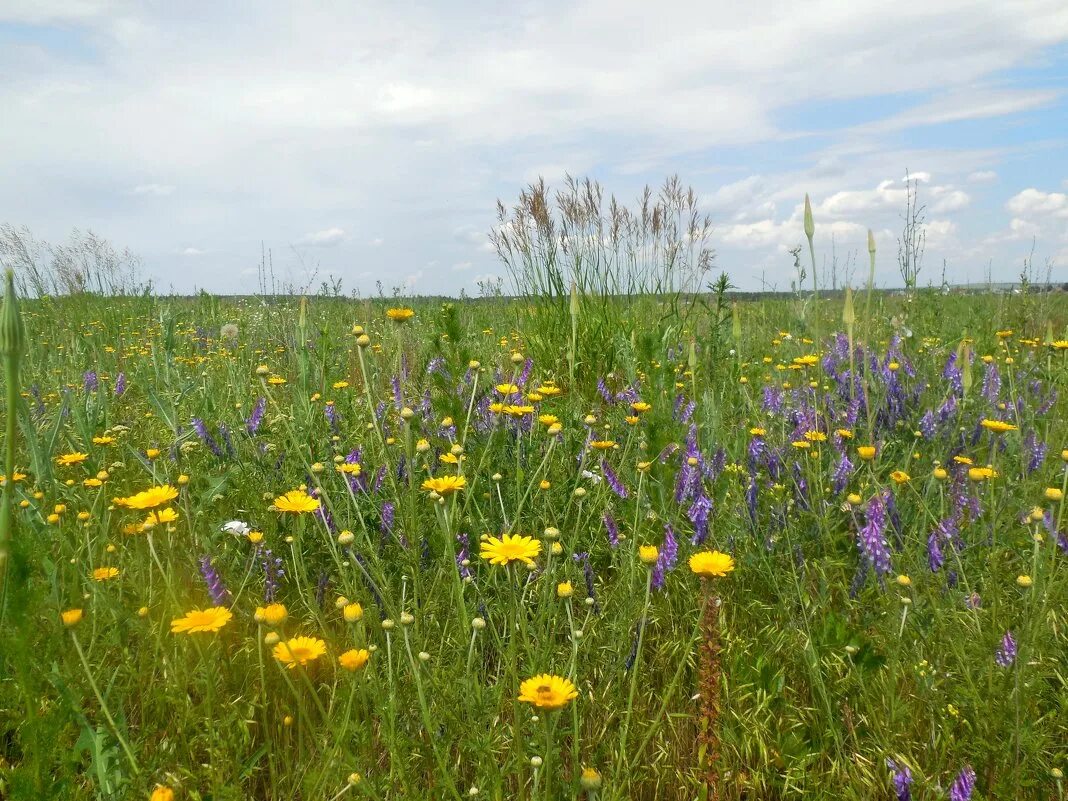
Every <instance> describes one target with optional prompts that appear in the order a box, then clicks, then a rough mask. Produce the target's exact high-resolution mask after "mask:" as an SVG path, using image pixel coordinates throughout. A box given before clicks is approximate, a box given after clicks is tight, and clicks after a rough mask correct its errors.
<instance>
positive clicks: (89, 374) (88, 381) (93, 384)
mask: <svg viewBox="0 0 1068 801" xmlns="http://www.w3.org/2000/svg"><path fill="white" fill-rule="evenodd" d="M83 382H84V384H85V391H86V392H96V391H97V389H99V388H100V380H99V379H98V378H97V377H96V370H86V371H85V375H84V376H83Z"/></svg>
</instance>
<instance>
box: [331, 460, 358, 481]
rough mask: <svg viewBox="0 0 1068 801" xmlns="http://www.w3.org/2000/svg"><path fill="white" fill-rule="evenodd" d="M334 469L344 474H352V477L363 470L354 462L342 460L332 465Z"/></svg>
mask: <svg viewBox="0 0 1068 801" xmlns="http://www.w3.org/2000/svg"><path fill="white" fill-rule="evenodd" d="M334 469H335V470H337V471H338V472H339V473H344V474H345V475H348V476H352V477H353V478H355V477H356V476H358V475H360V473H362V472H363V468H362V467H360V465H358V464H356V463H355V462H342V463H341V464H338V465H334Z"/></svg>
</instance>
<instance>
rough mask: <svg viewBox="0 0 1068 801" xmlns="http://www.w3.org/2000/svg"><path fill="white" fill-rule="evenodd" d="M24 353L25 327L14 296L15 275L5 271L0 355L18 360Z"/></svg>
mask: <svg viewBox="0 0 1068 801" xmlns="http://www.w3.org/2000/svg"><path fill="white" fill-rule="evenodd" d="M25 352H26V327H25V326H24V325H23V323H22V313H21V312H20V311H19V299H18V295H16V294H15V274H14V273H13V272H12V271H11V270H8V271H7V275H6V277H5V281H4V307H3V310H2V311H0V354H3V355H4V356H5V357H8V358H11V357H14V358H16V359H17V358H18V357H19V356H21V355H22V354H23V353H25Z"/></svg>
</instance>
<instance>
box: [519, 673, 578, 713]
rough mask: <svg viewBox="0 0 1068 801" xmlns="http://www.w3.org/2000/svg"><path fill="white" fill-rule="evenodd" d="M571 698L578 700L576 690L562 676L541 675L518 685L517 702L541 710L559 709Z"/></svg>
mask: <svg viewBox="0 0 1068 801" xmlns="http://www.w3.org/2000/svg"><path fill="white" fill-rule="evenodd" d="M573 698H578V690H577V689H575V685H574V684H572V683H571V681H570V680H569V679H565V678H564V677H563V676H553V675H551V674H549V673H542V674H541V675H540V676H534V677H533V678H530V679H527V680H526V681H524V682H523V683H522V684H520V685H519V700H520V701H522V702H523V703H525V704H533V705H534V706H536V707H540V708H541V709H561V708H562V707H565V706H567V704H568V702H569V701H571V700H572V699H573Z"/></svg>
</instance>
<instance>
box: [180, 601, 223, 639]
mask: <svg viewBox="0 0 1068 801" xmlns="http://www.w3.org/2000/svg"><path fill="white" fill-rule="evenodd" d="M233 616H234V613H233V612H231V611H230V610H229V609H227V608H226V607H225V606H213V607H211V608H210V609H193V610H190V611H189V612H186V613H185V616H184V617H179V618H176V619H174V620H172V621H171V634H196V633H197V632H199V631H209V632H216V631H218V630H219V629H221V628H222V627H223V626H225V625H226V624H227V623H229V622H230V620H231V619H232V618H233Z"/></svg>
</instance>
